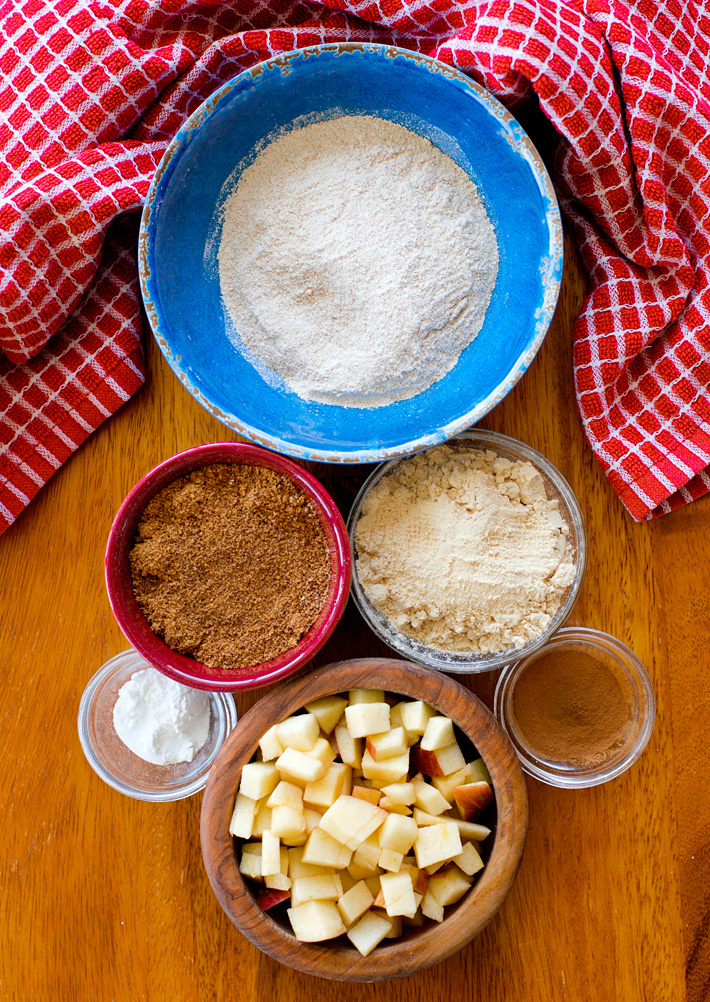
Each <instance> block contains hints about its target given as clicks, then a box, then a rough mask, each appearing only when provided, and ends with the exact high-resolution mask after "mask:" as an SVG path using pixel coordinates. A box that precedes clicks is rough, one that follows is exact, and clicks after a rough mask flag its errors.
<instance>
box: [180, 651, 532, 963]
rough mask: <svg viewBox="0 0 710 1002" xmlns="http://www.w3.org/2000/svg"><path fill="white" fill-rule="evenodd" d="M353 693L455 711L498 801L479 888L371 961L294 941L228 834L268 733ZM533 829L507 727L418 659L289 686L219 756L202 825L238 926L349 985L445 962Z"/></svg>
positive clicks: (510, 874)
mask: <svg viewBox="0 0 710 1002" xmlns="http://www.w3.org/2000/svg"><path fill="white" fill-rule="evenodd" d="M348 689H385V690H386V691H388V692H391V693H395V694H397V695H402V696H408V697H410V698H412V699H422V700H424V702H426V703H429V704H430V705H431V706H434V707H435V708H436V709H437V710H439V711H440V712H441V713H442V714H444V715H445V716H447V717H450V718H451V719H452V720H453V721H454V723H455V724H456V725H457V726H458V727H460V728H461V730H462V732H463V733H464V734H465V735H466V736H467V737H468V738H469V739H470V740H471V741H472V743H473V744H474V745H475V747H476V750H477V752H478V754H480V755H481V757H482V758H483V760H484V761H485V763H486V765H487V766H488V770H489V772H490V774H491V780H492V782H493V789H494V791H495V797H496V823H495V826H494V831H493V834H492V838H493V846H492V851H491V855H490V858H489V859H488V860H487V862H486V867H485V869H484V870H483V873H482V875H481V877H480V878H479V879H478V880H477V881H476V884H475V886H474V887H473V889H472V890H471V891H470V892H469V893H468V894H466V896H465V897H464V898H463V899H462V900H461V902H460V903H459V904H458V905H457V906H456V907H455V908H452V909H450V910H449V909H447V914H446V919H445V921H444V923H442V925H436V924H435V923H432V922H427V923H426V925H425V926H423V927H422V928H421V929H411V930H409V932H408V933H407V934H406V935H405V936H404V937H402V939H399V940H392V941H391V942H388V943H385V944H381V945H380V946H379V947H378V948H377V949H376V950H375V952H374V953H372V954H370V956H369V957H361V956H360V955H359V954H358V953H356V952H355V951H354V949H353V948H352V947H351V946H350V944H348V943H346V944H345V945H341V944H340V943H313V944H311V943H297V942H296V940H295V939H294V937H293V935H292V934H291V932H290V930H289V929H288V927H286V926H283V925H281V924H279V923H278V922H277V921H275V920H274V919H273V918H272V916H271V915H270V914H267V913H264V912H262V910H261V908H260V907H259V904H258V903H257V901H256V899H255V897H254V896H253V894H252V893H251V891H250V890H249V888H248V886H247V884H246V882H245V881H244V879H243V878H242V875H241V873H240V872H239V867H238V860H237V858H236V855H235V852H234V845H233V840H232V837H231V835H230V834H229V822H230V819H231V816H232V810H233V809H234V797H235V792H236V790H237V789H238V787H239V780H240V777H241V772H242V767H243V766H244V765H245V764H246V763H247V762H249V761H250V760H251V758H252V757H253V755H254V753H255V752H256V749H257V745H258V743H259V740H260V738H261V737H262V735H263V734H264V732H265V731H266V730H268V728H269V727H271V726H272V724H277V723H279V721H281V720H283V719H284V718H285V717H288V716H290V714H292V713H294V712H296V711H297V710H300V709H302V708H303V706H304V705H305V704H306V703H310V702H311V701H312V700H315V699H319V698H320V697H321V696H328V695H332V694H333V693H338V692H343V691H345V692H347V690H348ZM486 823H488V822H486ZM527 826H528V804H527V793H526V788H525V780H524V777H523V773H522V770H521V768H520V765H519V764H518V760H517V758H516V755H515V752H514V750H513V747H512V745H511V743H510V741H509V740H508V738H507V736H506V734H505V732H504V731H503V729H502V728H501V727H500V725H499V724H498V722H497V721H496V719H495V717H494V716H493V714H492V713H490V711H489V710H487V709H486V707H485V706H484V705H483V703H481V702H480V700H478V699H476V697H475V696H473V695H472V694H471V693H470V692H468V690H467V689H465V688H464V687H463V686H461V685H459V684H458V683H457V682H455V681H454V680H453V679H451V678H448V676H446V675H444V674H443V673H441V674H437V673H433V672H430V671H427V670H425V669H422V668H420V667H418V666H417V665H413V664H411V662H408V661H401V660H394V659H390V658H354V659H351V660H348V661H341V662H339V663H336V664H332V665H325V666H324V667H322V668H316V669H315V670H314V671H310V672H308V673H306V674H305V675H302V676H301V677H300V678H296V679H293V680H292V681H290V682H287V683H284V684H283V685H281V686H279V688H277V689H276V690H275V691H274V692H271V693H270V694H269V695H268V696H266V697H264V698H263V699H262V700H260V702H259V703H258V705H256V706H254V707H252V709H251V710H250V711H249V713H247V715H246V716H245V717H244V718H243V719H242V721H241V722H240V723H239V724H238V725H237V727H236V728H235V730H234V731H233V732H232V734H231V735H230V737H229V738H228V739H227V741H226V742H225V744H224V746H223V747H222V750H221V751H220V753H219V755H218V756H217V759H216V760H215V764H214V766H213V767H212V772H211V773H210V778H209V781H208V784H207V790H206V791H205V796H204V801H203V806H202V819H201V826H200V827H201V842H202V852H203V856H204V859H205V864H206V868H207V874H208V877H209V879H210V883H211V884H212V887H213V889H214V891H215V893H216V895H217V897H218V898H219V901H220V903H221V905H222V907H223V908H224V909H225V911H226V912H227V914H228V915H229V917H230V919H231V920H232V922H234V924H235V925H236V926H237V928H238V929H240V930H241V931H243V932H244V934H245V935H246V936H247V938H248V939H249V940H250V941H251V942H252V943H254V944H255V945H256V946H258V947H259V948H260V949H262V950H264V951H265V952H266V953H268V954H269V956H270V957H274V958H275V959H276V960H279V961H281V962H282V963H284V964H287V965H288V966H289V967H294V968H296V969H298V970H299V971H304V972H305V973H307V974H315V975H317V976H319V977H324V978H326V977H327V978H335V979H340V980H346V981H382V980H386V979H388V978H396V977H402V976H403V975H405V974H409V973H413V972H418V971H423V970H424V969H425V968H427V967H431V965H432V964H436V963H440V962H441V961H442V960H445V959H446V958H447V957H449V956H450V955H451V954H452V953H454V952H455V951H456V950H459V949H461V947H462V946H464V945H465V944H466V943H468V941H469V940H470V939H472V937H473V936H475V935H476V934H477V933H478V932H479V931H480V930H481V929H482V928H483V927H484V926H485V925H487V924H488V922H490V920H491V919H492V918H493V916H494V915H495V913H496V912H497V911H498V909H499V908H500V906H501V904H502V903H503V901H504V900H505V897H506V895H507V894H508V891H509V889H510V887H511V885H512V883H513V880H514V879H515V875H516V873H517V872H518V866H519V865H520V857H521V855H522V852H523V848H524V845H525V837H526V835H527ZM492 827H493V826H492ZM489 838H490V836H489Z"/></svg>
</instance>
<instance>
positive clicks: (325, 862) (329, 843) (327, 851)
mask: <svg viewBox="0 0 710 1002" xmlns="http://www.w3.org/2000/svg"><path fill="white" fill-rule="evenodd" d="M351 856H352V852H351V850H350V849H348V848H347V846H345V845H342V844H341V843H340V842H337V841H336V840H335V839H334V838H332V837H331V836H330V835H329V834H328V833H327V832H325V831H323V829H322V828H314V829H313V831H312V832H311V834H310V835H309V836H308V841H307V842H306V844H305V846H304V849H303V856H302V860H303V862H304V863H314V864H315V865H316V866H330V867H332V868H333V869H334V870H342V869H343V868H344V867H346V866H347V865H348V863H349V862H350V858H351Z"/></svg>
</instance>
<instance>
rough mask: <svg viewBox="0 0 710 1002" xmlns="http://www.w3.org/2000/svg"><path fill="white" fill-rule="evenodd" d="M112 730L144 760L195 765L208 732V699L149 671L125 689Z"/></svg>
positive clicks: (115, 714)
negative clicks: (194, 760)
mask: <svg viewBox="0 0 710 1002" xmlns="http://www.w3.org/2000/svg"><path fill="white" fill-rule="evenodd" d="M113 726H114V727H115V729H116V734H118V736H119V738H120V739H121V741H123V743H124V744H125V745H127V746H128V747H129V748H130V750H131V751H132V752H133V753H134V754H135V755H138V756H139V757H140V758H142V759H145V761H146V762H152V763H153V764H154V765H173V764H175V763H177V762H192V760H193V758H194V757H195V755H196V754H197V752H198V751H199V750H200V748H202V746H203V745H204V743H205V741H206V740H207V734H208V732H209V729H210V701H209V697H208V696H207V694H206V693H205V692H201V691H200V690H198V689H189V688H188V687H187V686H186V685H180V683H179V682H175V681H173V679H171V678H167V677H166V676H165V675H163V674H161V673H160V672H159V671H156V669H155V668H146V669H144V670H143V671H138V672H136V673H135V675H133V676H131V678H130V679H129V680H128V682H126V683H125V684H124V685H122V686H121V688H120V690H119V693H118V699H117V700H116V705H115V706H114V708H113Z"/></svg>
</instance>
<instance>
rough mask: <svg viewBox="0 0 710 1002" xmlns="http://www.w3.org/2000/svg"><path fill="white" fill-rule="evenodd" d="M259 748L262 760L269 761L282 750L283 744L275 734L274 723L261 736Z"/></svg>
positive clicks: (276, 756)
mask: <svg viewBox="0 0 710 1002" xmlns="http://www.w3.org/2000/svg"><path fill="white" fill-rule="evenodd" d="M259 748H260V749H261V757H262V759H263V760H264V762H270V761H271V760H272V759H274V758H278V757H279V755H281V753H282V752H283V750H284V749H283V745H282V744H281V742H280V741H279V739H278V737H277V736H276V724H274V726H273V727H270V728H269V729H268V731H267V732H266V734H264V736H263V737H262V739H261V741H260V742H259Z"/></svg>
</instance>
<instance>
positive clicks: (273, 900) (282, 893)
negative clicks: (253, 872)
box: [259, 877, 289, 911]
mask: <svg viewBox="0 0 710 1002" xmlns="http://www.w3.org/2000/svg"><path fill="white" fill-rule="evenodd" d="M286 879H287V880H288V877H287V878H286ZM288 896H289V894H288V889H285V890H284V889H282V888H277V887H267V888H264V889H263V890H261V891H259V904H260V905H261V907H262V909H263V910H264V911H268V910H269V908H273V907H274V905H280V904H281V902H282V901H286V900H287V899H288Z"/></svg>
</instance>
